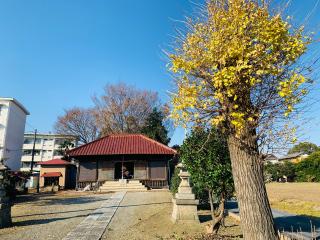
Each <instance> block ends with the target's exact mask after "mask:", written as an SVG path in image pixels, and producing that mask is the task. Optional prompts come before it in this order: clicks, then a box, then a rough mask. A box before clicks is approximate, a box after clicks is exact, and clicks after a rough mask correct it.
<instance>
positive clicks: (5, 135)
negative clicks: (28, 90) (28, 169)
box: [0, 97, 30, 171]
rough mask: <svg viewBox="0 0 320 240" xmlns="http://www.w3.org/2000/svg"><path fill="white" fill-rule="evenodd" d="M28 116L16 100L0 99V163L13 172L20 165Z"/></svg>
mask: <svg viewBox="0 0 320 240" xmlns="http://www.w3.org/2000/svg"><path fill="white" fill-rule="evenodd" d="M29 114H30V113H29V112H28V111H27V109H26V108H25V107H24V106H23V105H22V104H21V103H19V102H18V101H17V100H16V99H14V98H3V97H0V161H2V162H3V163H4V164H5V165H6V166H7V167H8V168H10V169H11V170H13V171H16V170H19V168H20V165H21V161H20V160H21V149H22V145H23V133H24V130H25V124H26V117H27V115H29Z"/></svg>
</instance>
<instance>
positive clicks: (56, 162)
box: [38, 159, 71, 165]
mask: <svg viewBox="0 0 320 240" xmlns="http://www.w3.org/2000/svg"><path fill="white" fill-rule="evenodd" d="M38 164H39V165H69V164H71V163H70V162H68V161H66V160H62V159H52V160H49V161H45V162H39V163H38Z"/></svg>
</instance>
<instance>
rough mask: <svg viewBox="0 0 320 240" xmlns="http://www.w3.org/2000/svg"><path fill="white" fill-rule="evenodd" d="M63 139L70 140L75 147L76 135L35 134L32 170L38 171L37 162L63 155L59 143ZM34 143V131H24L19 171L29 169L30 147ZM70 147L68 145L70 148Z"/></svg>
mask: <svg viewBox="0 0 320 240" xmlns="http://www.w3.org/2000/svg"><path fill="white" fill-rule="evenodd" d="M65 141H68V142H71V143H72V144H73V147H76V145H77V141H76V137H75V136H72V135H59V134H37V137H36V142H35V152H34V164H33V170H35V171H40V166H39V165H38V162H40V161H48V160H52V159H55V158H61V157H62V156H63V149H62V148H61V144H63V143H64V142H65ZM33 143H34V133H25V134H24V142H23V151H22V158H21V168H20V170H21V171H30V169H31V160H32V148H33ZM71 148H72V147H69V149H71Z"/></svg>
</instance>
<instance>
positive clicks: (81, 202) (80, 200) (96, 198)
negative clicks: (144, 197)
mask: <svg viewBox="0 0 320 240" xmlns="http://www.w3.org/2000/svg"><path fill="white" fill-rule="evenodd" d="M109 196H110V194H88V193H78V192H61V193H59V194H41V195H25V196H18V197H17V200H16V204H15V205H14V206H13V207H12V218H13V227H11V228H6V229H0V239H1V240H9V239H10V240H13V239H19V240H36V239H46V240H51V239H55V240H57V239H62V238H63V237H64V236H66V235H67V234H68V232H70V231H71V230H73V229H74V228H75V227H76V226H77V225H78V224H79V223H80V222H81V221H82V220H83V219H84V218H85V217H86V216H87V215H88V214H89V213H91V212H92V211H93V210H95V209H96V208H98V207H100V205H101V204H102V203H103V201H104V200H105V199H107V198H108V197H109Z"/></svg>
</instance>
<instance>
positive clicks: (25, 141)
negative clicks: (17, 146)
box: [23, 137, 41, 144]
mask: <svg viewBox="0 0 320 240" xmlns="http://www.w3.org/2000/svg"><path fill="white" fill-rule="evenodd" d="M33 141H34V138H31V137H27V138H25V139H24V142H23V143H24V144H33ZM40 143H41V138H37V139H36V144H40Z"/></svg>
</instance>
